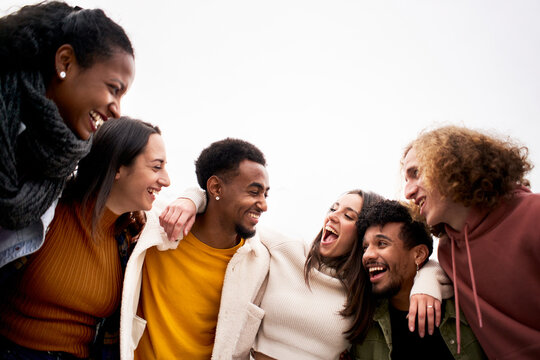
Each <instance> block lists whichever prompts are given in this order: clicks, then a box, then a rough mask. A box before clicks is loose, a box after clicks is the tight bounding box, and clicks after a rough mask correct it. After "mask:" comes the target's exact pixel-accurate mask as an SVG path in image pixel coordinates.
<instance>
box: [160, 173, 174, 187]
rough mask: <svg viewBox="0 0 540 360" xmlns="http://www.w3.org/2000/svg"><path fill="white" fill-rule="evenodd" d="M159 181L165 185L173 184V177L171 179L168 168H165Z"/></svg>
mask: <svg viewBox="0 0 540 360" xmlns="http://www.w3.org/2000/svg"><path fill="white" fill-rule="evenodd" d="M158 182H159V184H160V185H161V186H165V187H167V186H169V185H171V179H169V173H168V172H167V170H165V169H163V174H162V175H161V176H160V178H159V180H158Z"/></svg>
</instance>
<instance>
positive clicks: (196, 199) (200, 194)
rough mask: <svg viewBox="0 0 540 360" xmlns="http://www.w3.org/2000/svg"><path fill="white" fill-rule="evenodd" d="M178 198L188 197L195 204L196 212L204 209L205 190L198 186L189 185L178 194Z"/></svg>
mask: <svg viewBox="0 0 540 360" xmlns="http://www.w3.org/2000/svg"><path fill="white" fill-rule="evenodd" d="M179 198H181V199H182V198H183V199H189V200H191V201H193V203H194V204H195V208H196V209H197V214H202V213H203V212H204V211H205V210H206V191H204V190H203V189H201V188H198V187H190V188H187V189H185V190H184V192H183V193H182V194H180V196H179Z"/></svg>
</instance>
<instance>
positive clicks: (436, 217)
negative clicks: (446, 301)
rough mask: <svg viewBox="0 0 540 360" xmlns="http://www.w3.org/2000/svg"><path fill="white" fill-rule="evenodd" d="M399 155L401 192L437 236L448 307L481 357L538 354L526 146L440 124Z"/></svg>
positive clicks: (539, 215)
mask: <svg viewBox="0 0 540 360" xmlns="http://www.w3.org/2000/svg"><path fill="white" fill-rule="evenodd" d="M402 161H403V169H404V172H405V181H406V185H405V196H406V197H407V198H408V199H410V200H412V201H413V202H414V203H415V204H416V207H417V208H418V211H419V212H420V214H421V215H423V216H424V217H425V218H426V221H427V223H428V225H430V226H431V227H432V229H433V232H434V233H435V234H436V235H437V236H440V237H441V239H440V242H439V248H438V254H439V261H440V263H441V266H442V267H443V269H444V270H445V271H446V273H447V274H448V276H449V277H450V278H451V279H452V280H453V282H454V292H455V295H454V297H455V302H456V307H457V308H458V309H459V308H461V309H462V310H463V313H464V314H465V316H466V317H467V319H468V320H469V323H470V325H471V328H472V329H473V331H474V333H475V335H476V337H477V338H478V341H479V342H480V344H481V345H482V348H483V349H484V350H485V352H486V354H487V355H488V357H489V358H490V359H491V358H497V359H538V358H539V356H540V303H539V302H538V298H539V297H540V277H539V276H538V274H539V272H540V222H539V219H540V194H533V193H532V192H531V190H530V189H529V182H528V181H527V179H526V178H525V175H526V174H527V172H529V171H530V170H531V168H532V164H531V163H530V162H529V160H528V159H527V148H526V147H523V146H520V145H517V144H515V143H514V142H513V141H511V140H507V139H503V138H500V137H499V136H491V135H489V134H486V133H484V132H480V131H475V130H471V129H467V128H464V127H457V126H446V127H441V128H438V129H435V130H432V131H426V132H423V133H422V134H420V136H419V137H418V138H417V139H416V140H414V141H413V142H412V143H411V144H410V145H409V146H408V147H407V149H406V151H405V154H404V156H403V160H402ZM458 313H459V312H458ZM458 321H459V317H458V318H457V319H456V322H458ZM456 326H457V327H458V329H459V323H457V324H456ZM458 344H459V331H458Z"/></svg>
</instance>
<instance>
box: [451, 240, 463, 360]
mask: <svg viewBox="0 0 540 360" xmlns="http://www.w3.org/2000/svg"><path fill="white" fill-rule="evenodd" d="M450 242H451V244H452V277H453V278H454V301H455V302H456V336H457V353H458V354H459V352H460V351H461V331H460V329H461V328H460V323H459V297H458V286H457V283H456V257H455V256H454V238H453V237H451V236H450Z"/></svg>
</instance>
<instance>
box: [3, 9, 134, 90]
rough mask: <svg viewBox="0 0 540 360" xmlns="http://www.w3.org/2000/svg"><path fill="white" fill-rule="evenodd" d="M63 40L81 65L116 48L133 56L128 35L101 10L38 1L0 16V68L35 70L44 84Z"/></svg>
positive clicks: (52, 68) (48, 77) (102, 58)
mask: <svg viewBox="0 0 540 360" xmlns="http://www.w3.org/2000/svg"><path fill="white" fill-rule="evenodd" d="M63 44H69V45H71V46H72V47H73V49H74V52H75V56H76V58H77V62H78V63H79V65H80V66H81V67H82V68H89V67H90V66H92V65H93V64H94V63H95V62H96V61H98V60H105V59H108V58H110V57H111V55H112V54H113V53H114V52H115V51H118V50H121V51H124V52H126V53H128V54H130V55H132V56H133V47H132V46H131V42H130V40H129V38H128V36H127V35H126V33H125V32H124V30H123V29H122V27H120V25H118V24H116V23H115V22H114V21H112V20H111V19H110V18H108V17H107V16H106V15H105V13H104V12H103V10H101V9H82V8H80V7H78V6H75V7H72V6H69V5H68V4H66V3H64V2H59V1H51V2H42V3H39V4H36V5H27V6H24V7H22V8H21V9H20V10H19V11H17V12H15V13H13V14H10V15H8V16H5V17H3V18H0V72H10V71H16V70H25V71H39V72H40V73H41V74H42V76H43V80H44V82H45V84H47V83H48V82H49V80H50V79H51V77H52V75H53V74H54V73H55V70H56V69H55V66H54V61H55V54H56V51H57V50H58V48H59V47H60V46H61V45H63Z"/></svg>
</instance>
